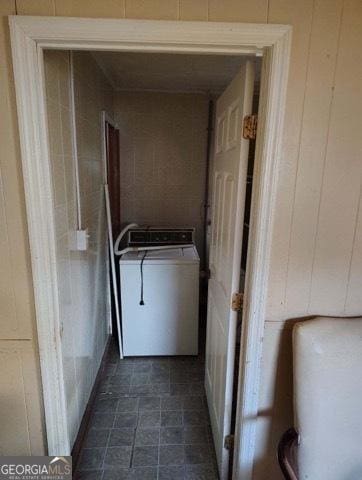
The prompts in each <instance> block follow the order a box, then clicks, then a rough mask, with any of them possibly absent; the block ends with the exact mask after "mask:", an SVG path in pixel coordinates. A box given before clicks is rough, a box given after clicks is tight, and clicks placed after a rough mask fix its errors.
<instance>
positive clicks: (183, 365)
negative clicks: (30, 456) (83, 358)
mask: <svg viewBox="0 0 362 480" xmlns="http://www.w3.org/2000/svg"><path fill="white" fill-rule="evenodd" d="M103 374H104V379H103V380H102V383H101V386H100V389H99V392H98V393H97V397H96V402H95V407H94V412H93V415H92V418H91V424H90V427H89V430H88V432H87V436H86V439H85V443H84V445H83V448H82V451H81V455H80V460H79V463H78V467H77V472H76V474H75V478H76V479H77V480H96V479H97V480H125V479H127V480H137V479H142V480H217V479H218V475H217V467H216V459H215V452H214V445H213V441H212V436H211V430H210V422H209V414H208V410H207V403H206V398H205V392H204V386H203V379H204V358H203V357H202V356H199V357H168V358H164V357H152V358H151V357H142V358H140V357H138V358H132V359H125V360H119V357H118V351H117V349H116V347H115V346H114V345H113V344H112V346H111V348H110V350H109V354H108V357H107V361H106V365H105V368H104V373H103Z"/></svg>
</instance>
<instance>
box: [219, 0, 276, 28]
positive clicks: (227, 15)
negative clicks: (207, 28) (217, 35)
mask: <svg viewBox="0 0 362 480" xmlns="http://www.w3.org/2000/svg"><path fill="white" fill-rule="evenodd" d="M267 16H268V0H254V1H253V2H250V1H248V0H223V1H220V0H209V21H213V22H250V23H266V22H267Z"/></svg>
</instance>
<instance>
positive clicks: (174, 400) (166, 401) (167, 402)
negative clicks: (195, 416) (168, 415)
mask: <svg viewBox="0 0 362 480" xmlns="http://www.w3.org/2000/svg"><path fill="white" fill-rule="evenodd" d="M181 408H182V397H180V396H179V395H172V396H169V397H162V399H161V409H162V410H180V409H181Z"/></svg>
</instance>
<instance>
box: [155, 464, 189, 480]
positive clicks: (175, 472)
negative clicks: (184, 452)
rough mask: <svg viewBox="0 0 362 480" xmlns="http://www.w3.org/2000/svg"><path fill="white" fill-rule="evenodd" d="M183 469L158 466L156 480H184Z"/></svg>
mask: <svg viewBox="0 0 362 480" xmlns="http://www.w3.org/2000/svg"><path fill="white" fill-rule="evenodd" d="M184 476H185V467H184V466H183V465H177V466H159V467H158V480H184Z"/></svg>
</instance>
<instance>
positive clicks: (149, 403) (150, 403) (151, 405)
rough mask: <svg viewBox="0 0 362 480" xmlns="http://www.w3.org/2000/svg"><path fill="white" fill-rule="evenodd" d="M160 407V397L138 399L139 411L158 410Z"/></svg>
mask: <svg viewBox="0 0 362 480" xmlns="http://www.w3.org/2000/svg"><path fill="white" fill-rule="evenodd" d="M160 405H161V398H160V397H141V398H140V399H139V409H140V410H158V409H159V408H160Z"/></svg>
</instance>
